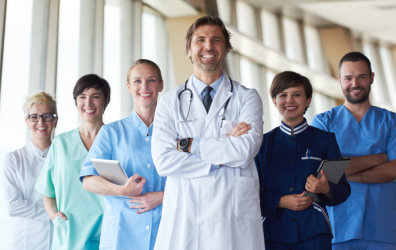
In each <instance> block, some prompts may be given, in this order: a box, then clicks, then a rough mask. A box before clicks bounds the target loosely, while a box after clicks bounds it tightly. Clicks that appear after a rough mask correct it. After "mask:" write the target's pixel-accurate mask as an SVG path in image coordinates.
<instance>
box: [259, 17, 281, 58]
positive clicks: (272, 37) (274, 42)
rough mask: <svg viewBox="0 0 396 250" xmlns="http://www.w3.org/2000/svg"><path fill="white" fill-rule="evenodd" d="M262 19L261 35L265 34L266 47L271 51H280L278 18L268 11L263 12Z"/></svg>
mask: <svg viewBox="0 0 396 250" xmlns="http://www.w3.org/2000/svg"><path fill="white" fill-rule="evenodd" d="M260 17H261V18H260V19H261V27H262V32H261V33H262V34H263V43H264V45H265V46H267V47H269V48H271V49H274V50H277V51H280V50H281V42H280V34H279V23H278V18H277V16H276V15H274V14H272V13H270V12H268V11H265V10H261V12H260Z"/></svg>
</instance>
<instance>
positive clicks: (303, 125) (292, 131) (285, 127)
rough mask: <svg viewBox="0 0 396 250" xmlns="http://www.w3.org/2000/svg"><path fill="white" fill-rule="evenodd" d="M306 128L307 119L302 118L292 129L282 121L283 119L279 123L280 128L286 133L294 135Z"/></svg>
mask: <svg viewBox="0 0 396 250" xmlns="http://www.w3.org/2000/svg"><path fill="white" fill-rule="evenodd" d="M307 128H308V123H307V120H306V119H305V118H304V120H303V121H302V122H301V123H300V124H298V125H297V126H295V127H294V129H291V128H290V127H289V126H288V125H287V124H286V123H284V122H283V121H282V122H281V125H280V130H281V131H282V132H283V133H285V134H288V135H291V136H294V135H297V134H300V133H301V132H303V131H304V130H306V129H307Z"/></svg>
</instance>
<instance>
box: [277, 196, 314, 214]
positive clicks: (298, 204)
mask: <svg viewBox="0 0 396 250" xmlns="http://www.w3.org/2000/svg"><path fill="white" fill-rule="evenodd" d="M304 194H305V191H304V192H302V193H301V194H289V195H285V196H282V198H281V199H280V200H279V204H278V207H281V208H287V209H290V210H293V211H301V210H304V209H306V208H308V207H309V206H311V205H312V202H313V199H312V197H309V196H306V197H304Z"/></svg>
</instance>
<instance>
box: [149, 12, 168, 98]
mask: <svg viewBox="0 0 396 250" xmlns="http://www.w3.org/2000/svg"><path fill="white" fill-rule="evenodd" d="M142 18H143V19H142V57H143V58H147V59H149V60H152V61H154V62H155V63H157V64H158V66H159V67H160V69H161V73H162V78H163V79H164V83H165V84H164V90H163V93H165V92H166V91H168V90H170V89H171V88H173V87H174V86H173V85H172V83H173V82H174V81H172V79H171V75H170V74H169V72H172V69H171V63H170V62H171V60H170V56H169V46H168V42H167V41H168V34H167V27H166V23H165V20H164V19H163V18H162V17H160V16H159V15H157V14H155V13H154V12H152V11H145V12H143V17H142Z"/></svg>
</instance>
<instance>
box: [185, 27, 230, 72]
mask: <svg viewBox="0 0 396 250" xmlns="http://www.w3.org/2000/svg"><path fill="white" fill-rule="evenodd" d="M227 53H228V49H227V48H226V44H225V38H224V34H223V33H222V31H221V29H220V27H219V26H217V25H203V26H200V27H198V28H197V29H196V30H195V32H194V33H193V35H192V39H191V44H190V48H189V49H188V51H187V54H188V56H189V57H190V59H191V61H192V63H193V67H194V74H199V73H204V72H215V73H219V74H221V67H222V63H223V60H224V58H225V57H226V56H227Z"/></svg>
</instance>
